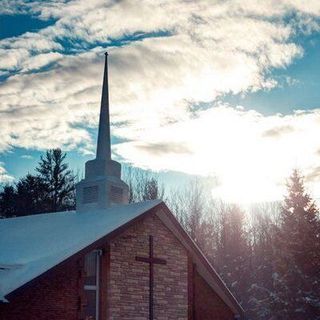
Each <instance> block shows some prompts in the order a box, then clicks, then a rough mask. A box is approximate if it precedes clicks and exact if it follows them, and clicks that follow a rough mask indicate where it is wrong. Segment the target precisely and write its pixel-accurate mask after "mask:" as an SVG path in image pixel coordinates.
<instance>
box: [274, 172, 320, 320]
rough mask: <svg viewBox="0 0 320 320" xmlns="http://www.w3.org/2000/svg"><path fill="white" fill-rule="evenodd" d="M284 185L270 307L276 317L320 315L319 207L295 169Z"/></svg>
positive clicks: (318, 317)
mask: <svg viewBox="0 0 320 320" xmlns="http://www.w3.org/2000/svg"><path fill="white" fill-rule="evenodd" d="M287 188H288V195H287V196H286V197H285V200H284V205H283V207H282V210H281V216H280V227H279V230H278V233H277V243H276V251H275V252H276V260H275V262H276V264H275V273H274V274H273V281H274V288H275V292H274V293H273V294H271V295H270V297H269V304H270V309H272V310H273V313H274V316H275V317H276V319H290V320H291V319H293V320H295V319H297V320H298V319H299V320H300V319H310V320H315V319H320V229H319V226H320V225H319V218H318V210H317V208H316V206H315V204H314V201H313V200H312V199H311V197H310V195H309V194H308V193H306V192H305V188H304V182H303V178H302V177H301V175H300V173H299V172H298V171H297V170H294V171H293V174H292V176H291V177H290V179H289V181H288V184H287Z"/></svg>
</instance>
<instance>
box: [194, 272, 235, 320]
mask: <svg viewBox="0 0 320 320" xmlns="http://www.w3.org/2000/svg"><path fill="white" fill-rule="evenodd" d="M194 308H195V313H194V319H193V320H212V319H213V315H214V320H233V319H234V314H233V313H232V311H231V310H230V308H229V307H228V306H227V305H226V304H225V303H224V302H223V300H222V299H221V298H220V297H219V296H218V295H217V294H216V293H215V292H214V291H213V290H212V288H211V287H210V286H209V285H208V284H207V283H206V282H205V280H204V279H203V278H202V277H201V276H200V275H199V273H198V272H197V271H195V272H194Z"/></svg>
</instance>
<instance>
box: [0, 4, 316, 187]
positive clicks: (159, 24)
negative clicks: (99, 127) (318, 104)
mask: <svg viewBox="0 0 320 320" xmlns="http://www.w3.org/2000/svg"><path fill="white" fill-rule="evenodd" d="M1 10H2V11H1V12H3V13H10V14H18V13H27V14H31V15H34V16H35V17H37V18H39V19H54V21H55V23H54V24H52V25H50V26H48V27H46V28H43V29H41V30H39V31H38V32H28V33H25V34H22V35H21V36H18V37H14V38H8V39H4V40H2V41H0V74H1V75H2V77H7V78H6V80H4V81H3V82H2V83H1V84H0V113H1V117H0V133H1V136H2V139H1V141H0V152H4V151H6V150H8V149H10V148H11V147H24V148H33V149H45V148H52V147H57V146H59V147H63V148H64V149H67V150H71V149H76V150H80V151H83V152H90V150H92V148H93V145H92V138H91V136H90V134H89V132H88V130H87V129H88V128H90V127H94V126H96V124H97V114H98V109H99V108H98V106H99V100H100V91H101V80H102V67H103V55H102V52H103V51H104V50H105V48H106V47H108V50H109V51H110V53H111V55H110V92H111V105H112V110H111V113H112V121H113V124H114V130H113V133H114V134H115V135H117V136H118V137H120V138H123V139H124V140H127V141H128V142H126V143H123V144H119V145H117V146H116V147H115V151H116V152H117V153H118V154H119V155H121V156H122V157H123V158H124V159H126V160H127V161H128V162H131V163H134V164H135V165H139V166H144V167H150V168H152V169H159V170H166V169H172V170H179V171H183V172H189V173H199V174H218V175H220V178H221V186H220V187H221V188H223V187H224V185H228V184H229V185H230V184H231V179H232V177H233V178H234V179H238V180H237V181H239V184H240V181H241V179H242V178H243V179H246V178H245V177H244V176H241V175H239V172H247V171H250V172H251V173H252V174H251V175H252V176H255V177H256V179H258V178H259V179H264V181H266V183H267V182H268V181H270V185H271V182H272V183H273V185H274V184H275V183H278V182H279V181H280V179H282V177H283V175H284V174H286V173H287V171H288V169H289V167H290V166H291V165H292V162H288V160H289V155H291V156H292V157H293V158H291V160H292V159H296V160H295V161H296V164H298V165H301V166H302V167H303V168H306V170H309V171H310V170H313V168H315V163H316V161H318V159H317V157H316V156H315V154H316V151H315V150H318V149H319V145H318V144H317V142H316V141H315V139H314V138H312V141H313V142H312V143H311V145H310V146H309V147H308V150H306V153H305V154H306V155H303V156H300V155H299V156H298V155H297V154H296V153H295V151H294V146H295V143H297V140H295V139H298V141H300V140H304V139H308V138H309V137H311V136H315V135H316V134H318V129H317V128H316V126H315V125H314V124H315V123H316V122H317V121H318V117H319V116H318V113H319V112H318V110H314V111H312V112H310V113H305V112H302V113H293V114H291V115H286V116H282V115H273V116H268V117H267V116H264V115H262V114H259V113H257V112H255V111H246V110H245V109H244V110H240V109H233V108H231V107H229V106H217V104H216V102H215V100H216V99H217V98H218V97H220V96H223V95H224V94H228V93H233V94H239V93H241V94H246V93H248V92H252V91H258V90H269V89H270V88H273V87H277V86H279V85H282V84H281V83H280V84H279V83H278V82H277V78H276V77H273V73H272V72H271V71H272V70H274V69H275V68H286V67H287V66H288V65H290V64H291V63H292V62H293V61H295V60H296V59H299V58H301V57H302V56H303V54H304V51H303V48H302V47H301V46H300V45H299V44H298V43H297V42H296V36H297V34H301V33H311V32H314V31H317V30H318V29H319V16H320V4H319V2H318V1H316V0H315V1H309V2H308V3H303V2H301V1H298V0H297V1H294V0H284V1H272V0H270V1H268V0H267V1H254V0H249V1H245V2H244V1H240V0H234V1H216V2H214V1H211V0H210V1H209V0H208V1H205V0H203V1H182V0H175V1H173V0H171V1H160V2H158V1H157V2H152V1H105V0H91V1H87V0H73V1H46V2H42V1H22V0H15V1H5V2H4V3H3V5H2V9H1ZM290 17H292V18H290ZM137 34H139V37H136V35H137ZM201 103H206V104H207V106H209V109H207V110H202V111H201V108H200V110H199V111H197V112H194V110H193V108H192V106H193V105H196V104H197V105H199V104H200V105H201ZM124 123H125V125H123V124H124ZM275 138H276V139H275ZM293 141H295V143H294V142H293ZM308 145H309V144H308ZM270 155H274V156H275V158H277V157H276V155H277V156H278V157H279V159H280V160H279V159H278V160H277V162H275V160H273V157H271V156H270ZM267 159H268V160H267ZM263 166H266V167H267V168H270V170H269V169H267V168H265V169H263ZM261 172H262V173H263V174H262V175H261ZM246 180H247V179H246ZM252 182H256V181H252ZM234 185H236V184H234Z"/></svg>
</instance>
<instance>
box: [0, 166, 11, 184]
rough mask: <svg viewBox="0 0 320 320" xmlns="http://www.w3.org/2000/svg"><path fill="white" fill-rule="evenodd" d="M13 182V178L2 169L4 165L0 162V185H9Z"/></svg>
mask: <svg viewBox="0 0 320 320" xmlns="http://www.w3.org/2000/svg"><path fill="white" fill-rule="evenodd" d="M13 180H14V177H13V176H11V175H9V174H8V172H7V170H6V169H5V168H4V164H3V163H2V162H0V184H6V183H10V182H12V181H13Z"/></svg>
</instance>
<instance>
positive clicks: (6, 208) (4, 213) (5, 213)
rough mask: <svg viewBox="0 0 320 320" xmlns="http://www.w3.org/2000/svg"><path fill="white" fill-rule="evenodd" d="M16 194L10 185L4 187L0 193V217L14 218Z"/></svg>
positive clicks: (15, 213) (16, 211)
mask: <svg viewBox="0 0 320 320" xmlns="http://www.w3.org/2000/svg"><path fill="white" fill-rule="evenodd" d="M16 197H17V193H16V190H15V188H14V186H12V185H5V186H4V187H3V190H2V191H1V192H0V217H2V218H9V217H15V216H16V215H17V214H18V210H17V206H16Z"/></svg>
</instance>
